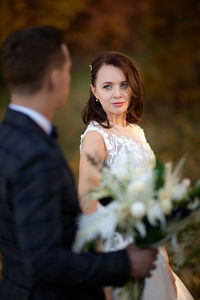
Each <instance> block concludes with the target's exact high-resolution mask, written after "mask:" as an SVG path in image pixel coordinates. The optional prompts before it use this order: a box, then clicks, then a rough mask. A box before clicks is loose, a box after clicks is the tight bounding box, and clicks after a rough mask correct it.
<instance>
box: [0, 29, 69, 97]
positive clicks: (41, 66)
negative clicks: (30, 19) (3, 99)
mask: <svg viewBox="0 0 200 300" xmlns="http://www.w3.org/2000/svg"><path fill="white" fill-rule="evenodd" d="M1 63H2V69H3V75H4V77H5V79H6V82H7V84H8V88H9V90H10V92H11V94H18V95H20V94H21V95H26V94H27V95H34V94H36V93H38V92H39V91H40V90H41V89H42V88H43V86H44V84H45V81H46V79H47V77H48V76H49V74H51V80H50V82H48V85H49V88H50V89H51V88H52V86H51V83H52V84H53V85H54V81H55V82H56V83H57V81H58V78H57V77H56V75H55V74H54V73H55V72H56V71H57V74H58V73H59V72H60V73H61V72H63V70H64V69H65V74H64V75H63V74H62V75H63V76H62V79H63V81H64V80H65V79H66V74H67V72H68V73H69V70H68V69H70V66H68V69H66V65H67V63H68V64H69V63H70V56H69V52H68V50H67V47H66V45H65V42H64V38H63V33H62V31H61V30H59V29H56V28H54V27H51V26H38V27H32V28H25V29H21V30H19V31H17V32H15V33H13V34H12V35H11V36H9V37H8V38H7V39H6V40H5V42H4V44H3V45H2V47H1ZM54 71H55V72H54ZM60 73H59V76H60ZM69 76H70V75H69ZM67 79H69V80H68V81H69V82H70V78H67ZM69 82H66V85H67V84H68V85H69ZM63 85H64V82H63ZM68 90H69V88H68V89H67V87H66V86H65V93H66V96H67V94H68ZM52 92H54V91H52Z"/></svg>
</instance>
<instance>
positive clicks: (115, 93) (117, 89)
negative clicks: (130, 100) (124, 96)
mask: <svg viewBox="0 0 200 300" xmlns="http://www.w3.org/2000/svg"><path fill="white" fill-rule="evenodd" d="M114 97H115V98H120V97H121V90H120V87H119V86H116V87H115V89H114Z"/></svg>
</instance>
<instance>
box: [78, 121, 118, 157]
mask: <svg viewBox="0 0 200 300" xmlns="http://www.w3.org/2000/svg"><path fill="white" fill-rule="evenodd" d="M90 131H96V132H98V133H99V134H100V135H101V136H102V138H103V140H104V143H105V146H106V149H107V150H108V151H109V150H110V149H111V148H112V146H111V143H110V140H109V136H108V133H107V132H105V131H104V130H103V129H102V127H101V126H100V125H99V123H97V122H94V121H93V122H91V123H90V124H89V125H88V127H87V128H86V130H85V132H84V133H83V134H82V135H81V141H80V153H81V151H82V142H83V139H84V137H85V135H86V134H87V133H88V132H90Z"/></svg>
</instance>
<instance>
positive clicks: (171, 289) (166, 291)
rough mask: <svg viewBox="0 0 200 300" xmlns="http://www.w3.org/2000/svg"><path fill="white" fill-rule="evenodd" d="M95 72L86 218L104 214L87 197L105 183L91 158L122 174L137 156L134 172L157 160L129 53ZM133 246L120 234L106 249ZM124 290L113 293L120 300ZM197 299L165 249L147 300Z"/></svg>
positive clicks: (83, 201) (96, 64) (99, 62)
mask: <svg viewBox="0 0 200 300" xmlns="http://www.w3.org/2000/svg"><path fill="white" fill-rule="evenodd" d="M90 67H91V85H90V98H89V100H88V102H87V105H86V107H85V109H84V111H83V120H84V123H85V124H86V125H87V128H86V130H85V132H84V134H83V135H82V136H81V145H80V149H81V157H80V170H79V188H78V189H79V198H80V205H81V208H82V210H83V212H84V213H86V214H88V213H92V212H94V211H95V210H97V209H101V204H100V203H98V201H96V202H95V201H91V200H90V199H88V198H87V193H88V191H89V190H90V189H91V188H92V187H94V186H96V185H98V184H99V180H100V178H99V174H98V172H97V170H96V168H95V167H94V166H92V164H91V163H90V162H89V161H88V159H87V155H88V154H89V155H91V156H92V157H97V158H98V159H99V158H100V161H101V162H104V163H105V164H106V165H107V166H108V167H110V168H112V170H114V171H115V172H122V171H123V168H124V167H125V166H126V164H127V159H128V157H129V155H130V153H131V155H132V156H133V157H134V160H133V163H134V167H135V168H137V167H140V166H143V167H145V168H152V167H154V165H155V156H154V153H153V151H152V150H151V148H150V146H149V144H148V143H147V141H146V139H145V135H144V132H143V130H142V129H141V127H140V126H139V125H137V124H138V121H139V120H140V119H141V115H142V109H143V84H142V79H141V77H140V74H139V72H138V70H137V68H136V66H135V64H134V63H133V62H132V61H131V60H130V59H129V58H128V57H127V56H125V55H124V54H122V53H117V52H109V51H108V52H102V53H100V54H98V55H97V57H96V58H95V60H94V61H93V63H92V65H90ZM131 242H132V238H131V237H130V238H129V239H126V240H124V239H123V238H122V236H121V235H120V234H119V233H117V232H116V233H115V235H114V236H113V237H112V239H110V240H108V241H106V242H105V244H103V245H102V248H103V249H102V250H103V251H105V252H107V251H116V250H119V249H122V248H124V247H125V246H127V245H128V244H129V243H131ZM118 292H119V289H114V291H113V292H112V300H114V299H115V300H117V299H118V296H117V295H118ZM148 299H153V300H175V299H178V300H192V299H193V298H192V296H191V294H190V293H189V291H188V290H187V288H186V287H185V286H184V284H183V283H182V282H181V280H180V279H179V278H178V277H177V276H176V274H174V273H173V271H172V270H171V268H170V266H169V264H168V256H167V254H166V251H165V250H164V249H163V248H160V249H159V254H158V258H157V261H156V269H155V270H154V271H153V272H152V276H151V277H150V278H147V279H145V289H144V292H143V300H148Z"/></svg>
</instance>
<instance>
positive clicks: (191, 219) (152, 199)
mask: <svg viewBox="0 0 200 300" xmlns="http://www.w3.org/2000/svg"><path fill="white" fill-rule="evenodd" d="M89 159H90V161H91V162H92V163H94V164H95V162H94V159H92V158H91V157H89ZM183 163H184V159H181V160H180V162H179V163H178V165H177V166H176V167H175V168H174V170H173V168H172V163H171V162H169V163H166V164H165V165H163V164H161V163H159V162H157V164H156V167H155V168H154V169H152V168H138V169H135V168H133V164H132V163H131V157H130V158H129V163H128V165H127V166H126V168H124V170H123V171H122V172H120V173H119V172H118V173H116V172H114V171H113V170H112V169H109V168H108V167H106V166H103V167H102V169H101V170H100V173H101V180H100V182H101V183H100V185H99V186H98V187H94V188H93V189H92V190H91V191H90V193H89V197H90V198H91V199H95V200H97V199H98V200H100V199H105V198H106V199H110V201H109V203H108V204H107V205H106V207H104V206H101V207H100V208H101V209H98V210H97V211H96V212H94V213H93V214H91V215H81V216H80V218H79V221H78V222H79V229H78V232H77V235H76V239H75V243H74V246H73V248H74V251H76V252H80V251H82V250H83V249H85V250H86V249H87V250H88V249H90V248H91V246H94V245H96V242H97V241H98V240H101V241H104V240H107V239H110V238H112V236H113V234H114V233H115V232H116V231H118V232H120V233H121V234H122V236H123V237H124V238H127V237H130V236H131V237H132V238H133V241H134V243H135V244H136V245H137V246H139V247H143V248H146V247H149V246H150V247H152V246H155V247H157V246H160V245H163V243H164V242H166V241H167V240H170V239H171V241H172V243H173V245H174V248H175V250H176V251H179V247H178V243H177V241H178V237H179V233H180V232H181V231H183V230H185V228H186V227H187V226H189V225H190V224H194V223H196V224H199V222H200V199H199V196H200V181H198V182H197V183H196V185H195V186H194V187H190V181H189V179H181V176H180V175H181V169H182V165H183ZM183 260H184V259H182V261H183ZM143 288H144V280H135V281H134V282H132V281H130V282H129V283H128V284H127V285H126V286H124V288H122V289H121V292H120V295H119V299H123V300H124V299H141V297H142V291H143ZM120 297H121V298H120Z"/></svg>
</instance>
